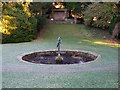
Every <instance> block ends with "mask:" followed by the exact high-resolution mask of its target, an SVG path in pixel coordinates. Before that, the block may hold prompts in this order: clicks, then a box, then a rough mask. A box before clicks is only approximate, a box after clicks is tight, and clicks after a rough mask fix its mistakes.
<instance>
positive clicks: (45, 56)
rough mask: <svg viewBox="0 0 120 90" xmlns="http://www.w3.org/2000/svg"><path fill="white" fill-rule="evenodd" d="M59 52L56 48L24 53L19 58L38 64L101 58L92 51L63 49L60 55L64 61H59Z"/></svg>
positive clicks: (77, 61)
mask: <svg viewBox="0 0 120 90" xmlns="http://www.w3.org/2000/svg"><path fill="white" fill-rule="evenodd" d="M58 53H59V52H58V51H56V50H45V51H35V52H29V53H24V54H22V55H20V56H18V57H17V58H18V59H19V60H22V61H25V62H30V63H36V64H81V63H87V62H91V61H96V60H98V59H99V58H100V55H98V54H97V53H93V52H90V51H81V50H62V51H60V55H61V57H62V58H63V61H62V62H60V63H58V62H56V60H55V58H56V57H57V55H58Z"/></svg>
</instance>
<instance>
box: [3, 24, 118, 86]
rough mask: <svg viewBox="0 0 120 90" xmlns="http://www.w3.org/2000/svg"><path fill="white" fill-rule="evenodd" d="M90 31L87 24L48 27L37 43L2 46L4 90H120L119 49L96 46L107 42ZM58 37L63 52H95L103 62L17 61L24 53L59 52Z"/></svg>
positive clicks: (113, 45)
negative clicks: (43, 89)
mask: <svg viewBox="0 0 120 90" xmlns="http://www.w3.org/2000/svg"><path fill="white" fill-rule="evenodd" d="M90 30H91V29H90ZM90 30H89V29H87V28H85V27H84V25H72V24H51V25H48V26H47V27H45V29H44V31H42V33H41V34H40V37H39V39H37V40H34V41H32V42H27V43H15V44H3V45H2V75H3V76H2V80H3V81H2V87H3V88H8V87H10V88H63V87H64V88H118V48H117V47H119V46H118V44H117V45H116V44H109V43H108V44H100V43H95V42H102V43H105V42H104V41H105V39H104V38H103V39H101V38H100V37H95V36H92V35H93V32H91V31H90ZM93 30H94V31H96V30H95V29H93ZM98 32H99V33H100V31H98ZM59 36H61V37H62V49H72V50H87V51H92V52H96V53H98V54H100V55H101V59H100V60H98V61H95V62H91V63H86V64H73V65H42V64H32V63H25V62H22V61H20V60H17V58H16V57H17V56H18V55H20V54H22V53H25V52H31V51H37V50H49V49H56V40H57V38H58V37H59ZM107 39H108V38H107Z"/></svg>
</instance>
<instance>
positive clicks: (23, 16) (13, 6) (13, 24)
mask: <svg viewBox="0 0 120 90" xmlns="http://www.w3.org/2000/svg"><path fill="white" fill-rule="evenodd" d="M28 7H29V3H17V2H14V3H3V18H2V23H1V27H2V28H3V29H2V31H1V32H2V43H13V42H25V41H31V40H32V39H34V38H35V37H36V36H37V35H36V34H37V29H36V26H37V20H36V18H35V17H34V16H31V12H29V9H28Z"/></svg>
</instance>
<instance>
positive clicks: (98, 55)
mask: <svg viewBox="0 0 120 90" xmlns="http://www.w3.org/2000/svg"><path fill="white" fill-rule="evenodd" d="M47 51H58V50H56V49H55V50H51V49H50V50H36V51H31V52H27V53H23V54H21V55H19V56H17V59H18V60H20V61H22V62H25V63H28V64H36V63H31V62H27V61H25V60H23V59H22V57H23V56H25V55H27V54H32V53H37V52H47ZM62 51H76V52H84V53H89V54H92V55H94V56H97V58H96V59H95V60H93V61H90V62H85V63H83V64H87V63H91V62H95V61H97V60H100V59H101V55H100V54H97V53H95V52H92V51H85V50H71V49H64V50H61V52H62ZM39 65H46V64H42V63H41V64H39ZM47 65H59V64H47ZM62 65H65V64H62ZM69 65H76V64H69ZM77 65H78V64H77Z"/></svg>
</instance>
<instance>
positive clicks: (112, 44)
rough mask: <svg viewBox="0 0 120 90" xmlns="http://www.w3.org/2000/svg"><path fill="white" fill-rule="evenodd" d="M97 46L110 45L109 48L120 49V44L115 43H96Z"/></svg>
mask: <svg viewBox="0 0 120 90" xmlns="http://www.w3.org/2000/svg"><path fill="white" fill-rule="evenodd" d="M94 43H95V44H101V45H108V46H112V47H119V48H120V44H115V43H106V42H100V41H97V42H94Z"/></svg>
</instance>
